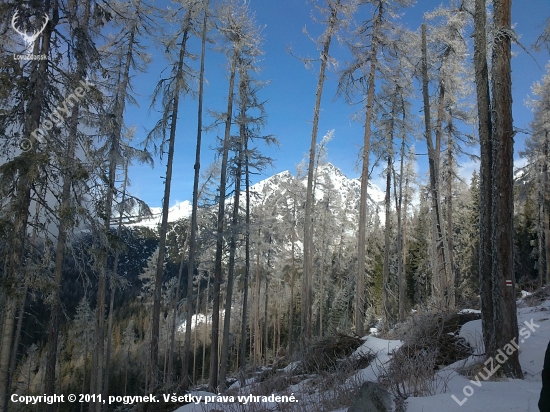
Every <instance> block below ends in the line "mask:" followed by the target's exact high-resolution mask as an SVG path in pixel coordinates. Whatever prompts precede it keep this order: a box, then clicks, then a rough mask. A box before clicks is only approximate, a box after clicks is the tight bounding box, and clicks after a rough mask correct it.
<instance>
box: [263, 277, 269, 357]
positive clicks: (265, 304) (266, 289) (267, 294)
mask: <svg viewBox="0 0 550 412" xmlns="http://www.w3.org/2000/svg"><path fill="white" fill-rule="evenodd" d="M268 300H269V278H268V276H267V273H266V275H265V301H264V345H263V347H264V365H267V364H268V359H267V348H268V345H267V344H268V339H267V333H268V327H269V323H268V321H267V304H268Z"/></svg>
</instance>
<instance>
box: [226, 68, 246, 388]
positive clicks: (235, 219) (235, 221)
mask: <svg viewBox="0 0 550 412" xmlns="http://www.w3.org/2000/svg"><path fill="white" fill-rule="evenodd" d="M245 70H246V68H245V69H242V70H241V74H240V85H239V90H240V94H241V113H242V114H244V113H245V112H246V108H245V107H243V106H244V105H245V102H246V98H245V94H246V87H247V85H246V81H247V76H246V74H244V71H245ZM239 129H240V147H239V149H238V151H239V154H238V160H237V169H236V175H235V197H234V201H233V216H232V222H231V236H230V238H231V239H230V241H229V242H230V246H229V268H228V271H227V289H226V296H225V315H224V320H223V337H222V358H221V362H220V392H225V390H226V386H225V379H226V377H227V370H228V367H229V365H228V363H229V332H230V327H231V304H232V300H233V280H234V272H235V253H236V249H237V239H236V236H237V230H238V225H239V205H240V198H241V175H242V163H243V154H244V140H245V139H246V137H245V135H246V125H245V124H244V123H241V124H240V125H239Z"/></svg>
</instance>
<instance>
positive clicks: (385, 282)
mask: <svg viewBox="0 0 550 412" xmlns="http://www.w3.org/2000/svg"><path fill="white" fill-rule="evenodd" d="M391 163H392V161H391V156H388V166H387V168H386V198H385V202H384V203H385V209H386V211H385V215H386V216H385V223H384V225H385V227H384V263H383V269H382V276H383V279H382V308H383V311H384V330H386V331H387V330H388V329H389V326H390V320H391V318H392V315H391V308H390V290H389V288H390V197H391V167H392V165H391Z"/></svg>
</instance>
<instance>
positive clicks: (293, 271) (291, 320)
mask: <svg viewBox="0 0 550 412" xmlns="http://www.w3.org/2000/svg"><path fill="white" fill-rule="evenodd" d="M293 211H294V212H293V213H294V216H295V215H296V198H294V199H293ZM292 222H293V227H292V242H291V253H292V258H291V259H292V260H291V268H290V305H289V306H290V307H289V308H288V349H287V351H288V359H292V351H293V348H294V342H293V338H294V282H295V281H296V264H295V261H294V256H296V255H295V246H294V242H295V237H296V232H295V228H294V222H295V217H294V218H293V221H292Z"/></svg>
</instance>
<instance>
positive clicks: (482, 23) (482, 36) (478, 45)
mask: <svg viewBox="0 0 550 412" xmlns="http://www.w3.org/2000/svg"><path fill="white" fill-rule="evenodd" d="M485 3H486V2H485V0H476V1H475V14H474V65H475V81H476V94H477V110H478V119H479V125H478V128H479V141H480V153H481V163H480V172H479V178H480V183H479V186H480V210H479V286H480V297H481V299H480V300H481V314H482V315H481V323H482V330H483V342H484V344H485V348H486V350H487V348H490V347H492V343H491V342H492V340H493V332H492V331H493V330H494V319H493V299H492V290H493V279H492V270H493V263H492V259H493V257H492V255H493V252H492V246H491V245H492V243H491V233H492V220H491V201H492V198H493V186H492V181H491V168H492V164H493V143H492V142H493V138H492V129H493V126H492V119H491V99H490V96H489V69H488V63H487V33H486V30H485V27H486V25H487V12H486V4H485ZM486 353H487V352H486Z"/></svg>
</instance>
